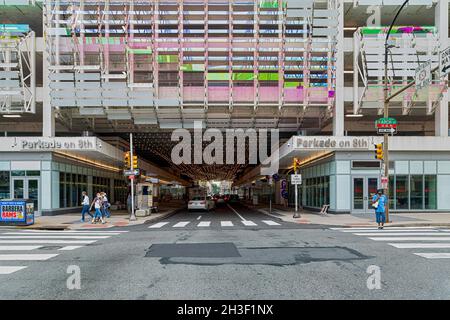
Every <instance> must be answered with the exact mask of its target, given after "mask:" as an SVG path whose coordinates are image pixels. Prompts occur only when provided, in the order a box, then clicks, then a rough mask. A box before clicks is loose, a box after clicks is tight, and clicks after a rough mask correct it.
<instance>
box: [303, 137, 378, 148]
mask: <svg viewBox="0 0 450 320" xmlns="http://www.w3.org/2000/svg"><path fill="white" fill-rule="evenodd" d="M294 141H295V142H294V148H296V149H349V150H352V149H363V150H368V149H370V147H371V146H372V145H373V143H374V140H373V138H372V137H295V140H294Z"/></svg>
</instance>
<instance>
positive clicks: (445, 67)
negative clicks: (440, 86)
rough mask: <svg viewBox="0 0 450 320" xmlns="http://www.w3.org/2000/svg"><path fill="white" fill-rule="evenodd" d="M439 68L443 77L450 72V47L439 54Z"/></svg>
mask: <svg viewBox="0 0 450 320" xmlns="http://www.w3.org/2000/svg"><path fill="white" fill-rule="evenodd" d="M439 70H440V71H439V74H440V76H441V78H443V77H445V76H446V75H447V74H449V73H450V47H448V48H447V49H445V50H443V51H441V52H440V54H439Z"/></svg>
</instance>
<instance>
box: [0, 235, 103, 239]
mask: <svg viewBox="0 0 450 320" xmlns="http://www.w3.org/2000/svg"><path fill="white" fill-rule="evenodd" d="M108 238H110V236H54V235H51V236H34V235H33V236H29V235H24V236H0V239H80V240H83V239H86V240H87V239H108Z"/></svg>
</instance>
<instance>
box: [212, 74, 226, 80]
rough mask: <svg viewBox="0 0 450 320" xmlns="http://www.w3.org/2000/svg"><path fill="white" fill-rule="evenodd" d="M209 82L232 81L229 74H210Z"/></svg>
mask: <svg viewBox="0 0 450 320" xmlns="http://www.w3.org/2000/svg"><path fill="white" fill-rule="evenodd" d="M207 79H208V80H230V74H229V73H208V76H207Z"/></svg>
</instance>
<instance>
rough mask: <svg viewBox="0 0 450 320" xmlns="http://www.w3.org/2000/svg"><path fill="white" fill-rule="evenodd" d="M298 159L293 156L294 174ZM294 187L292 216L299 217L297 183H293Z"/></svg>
mask: <svg viewBox="0 0 450 320" xmlns="http://www.w3.org/2000/svg"><path fill="white" fill-rule="evenodd" d="M297 166H298V159H297V158H294V174H297ZM294 187H295V212H294V216H293V218H300V214H299V213H298V185H297V184H294Z"/></svg>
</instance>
